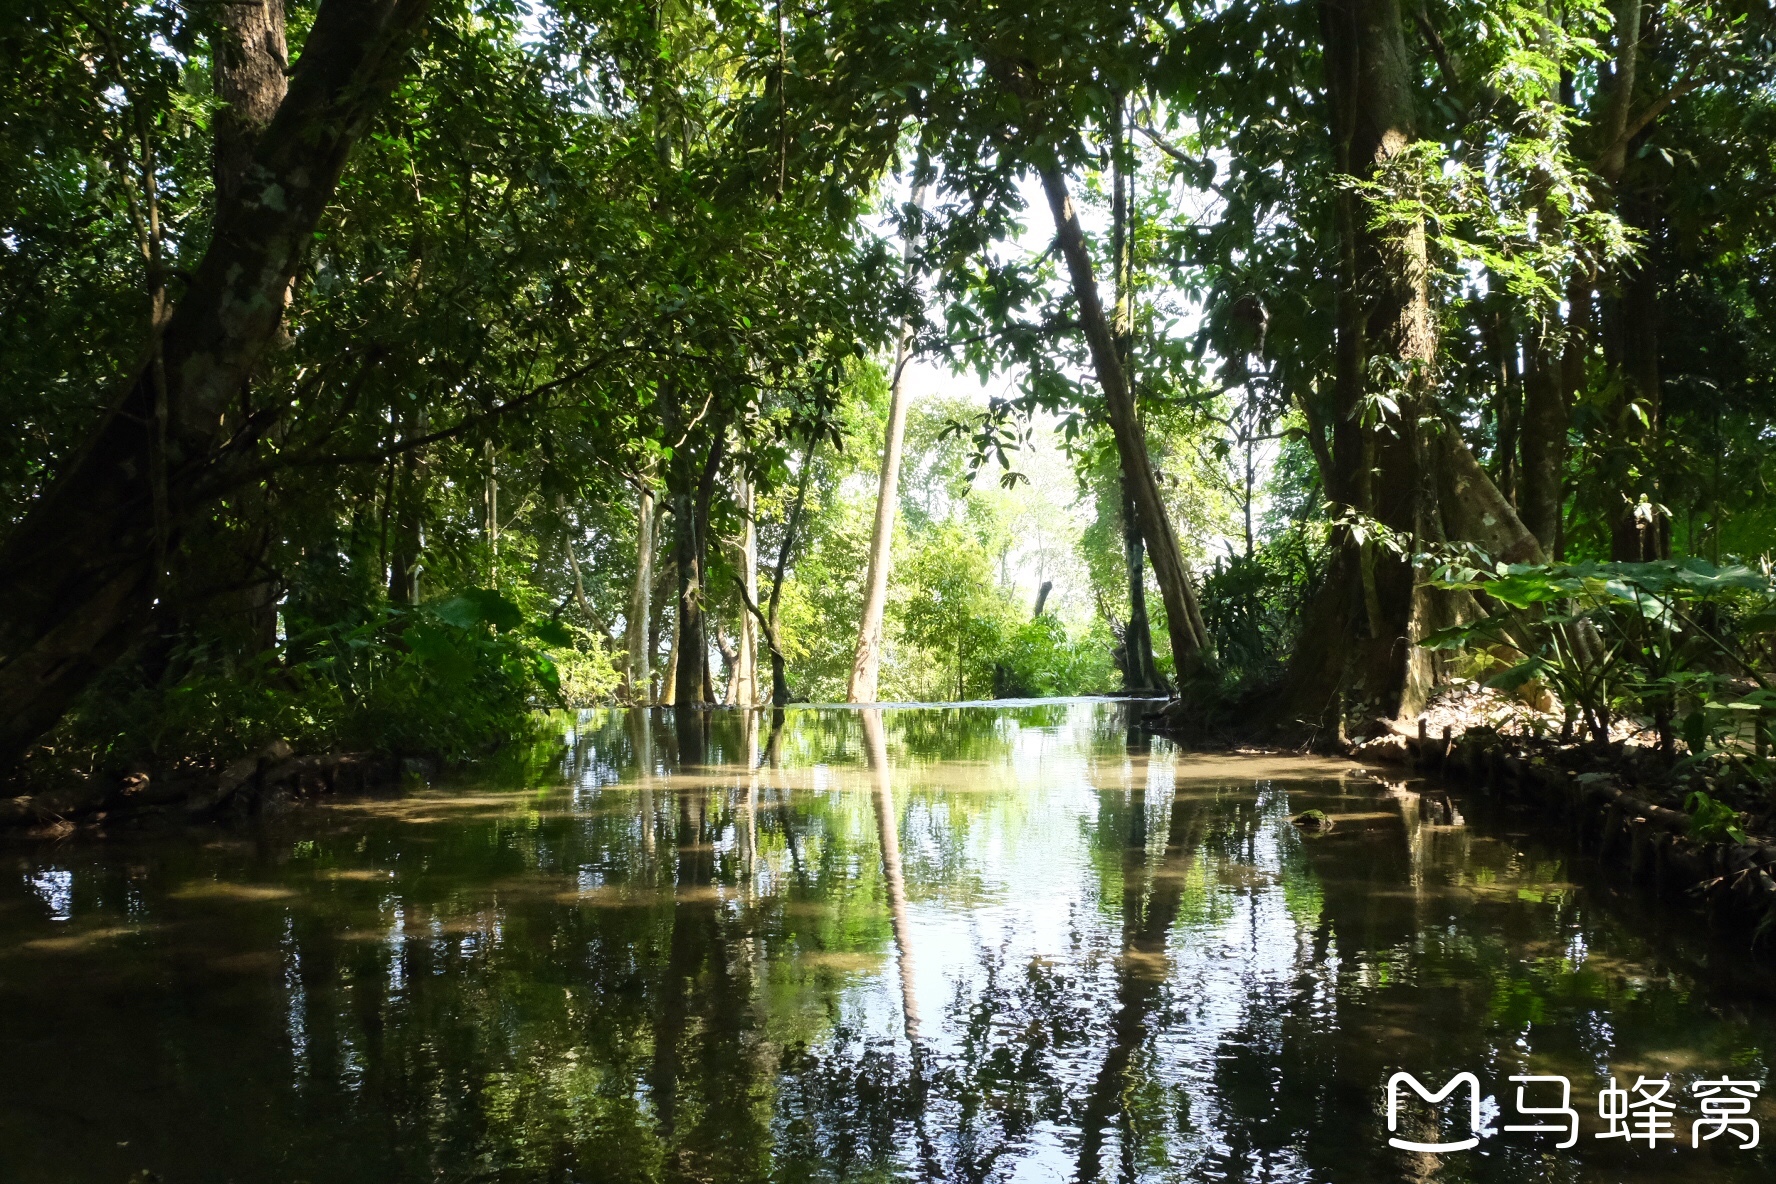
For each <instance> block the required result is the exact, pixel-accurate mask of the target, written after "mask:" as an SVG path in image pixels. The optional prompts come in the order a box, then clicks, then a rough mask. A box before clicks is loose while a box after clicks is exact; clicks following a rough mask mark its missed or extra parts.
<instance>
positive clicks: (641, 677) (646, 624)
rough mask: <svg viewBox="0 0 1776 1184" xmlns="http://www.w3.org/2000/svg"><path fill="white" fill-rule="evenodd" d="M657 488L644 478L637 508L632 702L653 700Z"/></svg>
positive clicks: (628, 663) (629, 670)
mask: <svg viewBox="0 0 1776 1184" xmlns="http://www.w3.org/2000/svg"><path fill="white" fill-rule="evenodd" d="M653 601H654V487H653V484H652V482H651V481H649V479H648V477H647V476H646V475H645V474H644V475H643V476H642V482H641V493H640V494H639V495H638V496H637V500H636V506H635V586H634V587H633V588H631V589H630V592H629V653H628V655H627V656H626V659H625V662H624V665H625V667H626V671H625V673H626V676H627V678H628V681H629V701H630V702H631V703H637V704H646V703H647V702H648V701H649V699H651V698H652V696H653V677H654V672H653V669H652V667H653V661H654V652H653V649H652V646H653V644H654V642H653V640H652V639H653V638H654V636H655V634H654V624H653V621H652V616H653V608H654V604H653Z"/></svg>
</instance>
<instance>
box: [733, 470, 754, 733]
mask: <svg viewBox="0 0 1776 1184" xmlns="http://www.w3.org/2000/svg"><path fill="white" fill-rule="evenodd" d="M734 495H735V500H736V501H737V502H739V505H740V583H741V586H742V587H743V588H744V589H745V590H746V594H747V597H748V598H750V599H751V600H752V602H753V603H754V604H756V603H758V520H757V519H756V518H755V517H754V512H755V508H756V499H755V498H754V496H753V489H752V482H751V481H750V480H749V479H748V478H747V477H746V476H745V474H741V476H740V478H739V479H738V481H736V482H735V491H734ZM758 638H759V634H758V622H757V621H756V620H754V619H753V616H752V614H751V613H750V612H745V611H742V612H741V614H740V639H739V652H738V655H737V658H736V661H737V665H736V666H735V668H734V679H735V682H736V684H737V686H738V692H737V693H736V694H735V695H734V696H733V700H734V702H735V703H736V704H738V705H739V706H741V707H752V706H755V705H756V704H757V703H758Z"/></svg>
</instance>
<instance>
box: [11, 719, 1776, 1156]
mask: <svg viewBox="0 0 1776 1184" xmlns="http://www.w3.org/2000/svg"><path fill="white" fill-rule="evenodd" d="M1130 713H1131V709H1130V708H1129V707H1128V706H1127V705H1124V704H1118V703H1111V702H1099V701H1081V702H1064V703H1050V704H1042V705H1033V706H1013V707H995V708H904V709H889V710H883V711H880V712H877V711H856V710H841V709H813V708H808V709H795V710H791V711H788V712H787V713H784V716H783V720H782V725H781V727H780V728H779V729H778V730H776V731H773V730H772V727H771V718H770V716H769V715H763V714H759V715H751V714H748V715H742V714H740V713H736V712H715V713H710V714H708V715H705V716H699V717H695V722H694V723H692V724H691V725H690V726H688V727H684V728H681V727H679V726H678V725H677V724H675V722H674V721H673V720H672V719H671V716H670V713H664V712H656V713H651V714H650V713H646V712H619V711H612V712H600V713H593V714H590V715H587V716H584V717H582V718H581V719H580V720H579V721H578V723H577V724H575V723H574V721H572V720H571V719H567V720H565V722H564V724H563V729H564V731H565V733H566V734H565V735H564V736H563V739H562V742H561V744H560V745H559V747H558V748H556V749H553V750H547V751H541V752H536V753H530V754H518V755H515V756H514V758H513V760H512V761H511V762H510V765H509V767H508V768H507V769H506V770H505V771H504V772H503V773H498V774H493V773H490V774H487V775H486V776H484V777H482V778H481V779H478V780H472V781H466V782H463V783H460V784H458V783H448V784H441V785H436V786H424V785H418V784H415V785H410V786H408V787H406V788H404V789H402V790H400V791H390V792H388V793H384V794H379V795H375V796H370V797H361V798H341V799H334V800H330V801H324V802H321V803H318V804H312V805H306V806H301V807H297V808H294V809H290V810H287V811H285V812H282V813H280V814H277V815H276V816H274V817H268V818H262V819H259V820H255V821H253V822H250V823H239V824H233V825H228V826H216V825H213V824H212V825H206V826H192V827H189V828H171V827H167V826H157V827H155V828H151V829H141V830H132V831H115V832H113V833H110V834H105V835H101V836H97V837H89V836H77V837H74V838H70V839H67V840H65V841H62V842H59V843H58V842H49V841H43V840H30V841H27V840H24V839H22V838H14V839H10V840H7V843H6V845H5V846H4V847H3V848H0V871H4V872H5V874H4V875H0V1180H5V1181H15V1180H16V1181H21V1182H30V1184H36V1182H59V1181H81V1182H87V1181H92V1182H101V1181H102V1182H106V1184H124V1182H125V1181H128V1180H132V1179H148V1178H152V1179H156V1180H159V1181H163V1182H164V1184H186V1182H212V1181H216V1182H220V1181H240V1182H242V1184H246V1182H255V1184H257V1182H272V1181H280V1182H281V1181H289V1182H297V1181H306V1182H312V1184H320V1182H324V1181H353V1182H356V1181H365V1182H370V1181H375V1182H378V1184H393V1182H396V1181H419V1180H428V1181H429V1180H438V1181H457V1180H464V1181H467V1180H499V1181H630V1180H634V1181H643V1180H649V1181H651V1180H672V1181H677V1180H685V1181H689V1180H708V1181H752V1180H781V1181H802V1180H870V1181H882V1180H899V1179H907V1180H914V1179H942V1180H959V1181H964V1180H965V1181H984V1180H1007V1181H1012V1180H1017V1181H1023V1180H1032V1181H1034V1180H1054V1181H1061V1180H1082V1179H1106V1180H1153V1181H1161V1180H1253V1181H1257V1180H1265V1181H1295V1180H1303V1181H1305V1180H1324V1181H1349V1182H1352V1184H1367V1182H1371V1181H1385V1180H1447V1181H1465V1180H1486V1181H1510V1182H1512V1184H1518V1182H1522V1181H1540V1180H1548V1181H1593V1180H1595V1181H1600V1182H1602V1181H1611V1182H1615V1181H1638V1180H1649V1181H1654V1180H1656V1181H1679V1180H1681V1181H1741V1180H1743V1181H1751V1180H1759V1181H1768V1180H1770V1179H1772V1178H1773V1176H1776V1152H1773V1151H1772V1150H1771V1148H1772V1147H1773V1146H1776V1106H1773V1105H1772V1098H1771V1094H1772V1092H1773V1091H1776V1081H1773V1080H1772V1072H1771V1062H1772V1057H1773V1056H1776V986H1773V985H1772V982H1771V979H1770V978H1769V976H1768V975H1767V974H1765V973H1763V972H1760V971H1758V970H1757V969H1755V968H1753V967H1751V966H1748V965H1746V964H1745V963H1744V962H1743V960H1742V959H1739V958H1737V957H1735V956H1734V955H1733V954H1732V953H1731V951H1729V950H1725V949H1723V948H1720V947H1717V946H1715V945H1714V944H1713V943H1711V941H1710V940H1709V939H1708V938H1707V937H1706V935H1703V934H1701V933H1699V932H1696V928H1697V927H1696V926H1695V925H1694V924H1693V923H1692V922H1691V921H1690V920H1689V918H1687V917H1686V916H1684V915H1682V914H1681V913H1677V912H1673V911H1671V910H1669V909H1662V908H1660V907H1656V906H1652V905H1649V904H1647V903H1646V902H1644V901H1641V900H1639V899H1638V898H1637V897H1635V896H1634V895H1633V894H1627V895H1624V896H1620V897H1618V896H1617V895H1616V894H1615V893H1614V892H1612V890H1611V889H1610V887H1609V886H1608V884H1607V883H1606V882H1605V881H1604V880H1602V879H1601V878H1599V877H1597V876H1595V875H1594V874H1593V873H1592V872H1591V871H1590V870H1589V869H1588V868H1587V867H1586V866H1585V864H1584V863H1583V861H1582V860H1576V859H1575V858H1574V857H1573V856H1572V854H1571V853H1570V851H1568V849H1567V848H1566V847H1564V846H1563V845H1562V844H1561V842H1559V841H1558V839H1557V837H1553V836H1543V837H1537V835H1538V833H1539V830H1538V828H1539V827H1540V826H1541V825H1544V824H1541V823H1538V822H1537V821H1535V820H1532V819H1529V818H1514V817H1511V816H1494V815H1492V814H1490V813H1489V812H1488V810H1487V809H1486V807H1485V803H1483V802H1478V801H1475V800H1472V799H1464V798H1462V797H1460V796H1459V795H1458V796H1457V797H1455V798H1454V799H1453V800H1451V799H1449V798H1447V797H1443V796H1440V795H1431V796H1422V797H1421V796H1419V795H1417V794H1412V793H1405V792H1399V791H1397V790H1390V789H1389V787H1388V786H1387V785H1385V784H1383V783H1382V782H1380V781H1378V780H1376V779H1375V778H1374V777H1371V776H1369V775H1366V774H1363V773H1361V772H1360V771H1359V770H1356V769H1355V768H1354V767H1353V766H1351V765H1349V764H1347V763H1344V762H1334V761H1326V760H1319V759H1312V758H1300V757H1285V756H1202V755H1192V754H1187V753H1180V752H1179V751H1178V750H1177V749H1176V748H1175V747H1173V746H1172V745H1171V744H1169V743H1167V742H1166V741H1164V740H1159V739H1149V738H1147V737H1146V736H1145V735H1143V734H1142V733H1141V732H1140V731H1138V730H1135V729H1131V728H1130V726H1129V718H1130ZM679 722H680V723H682V722H683V721H679ZM699 750H700V751H699ZM526 755H527V756H528V759H520V758H521V757H522V756H526ZM699 758H700V760H699ZM1310 809H1311V810H1320V811H1324V812H1325V813H1326V814H1327V815H1329V816H1330V818H1331V819H1332V821H1333V826H1332V827H1331V828H1330V829H1329V830H1324V831H1304V830H1302V829H1301V828H1299V827H1297V826H1296V825H1294V824H1292V823H1291V821H1290V820H1291V817H1292V816H1294V815H1297V814H1299V813H1301V812H1302V811H1306V810H1310ZM1400 1071H1405V1072H1409V1073H1412V1074H1414V1075H1415V1077H1416V1078H1417V1079H1418V1080H1419V1081H1420V1082H1422V1083H1423V1084H1424V1085H1426V1086H1427V1087H1429V1088H1433V1089H1440V1088H1441V1087H1442V1086H1443V1085H1444V1084H1445V1083H1447V1082H1449V1081H1450V1080H1451V1079H1452V1078H1454V1077H1455V1076H1456V1075H1457V1074H1460V1073H1463V1072H1466V1073H1471V1074H1473V1075H1474V1080H1475V1082H1476V1083H1477V1084H1478V1085H1479V1087H1480V1088H1479V1090H1478V1094H1477V1095H1476V1096H1477V1098H1478V1111H1479V1123H1478V1128H1477V1131H1476V1129H1475V1124H1474V1122H1473V1121H1472V1119H1473V1113H1472V1110H1471V1107H1470V1103H1469V1094H1470V1091H1468V1090H1467V1088H1466V1087H1465V1086H1464V1085H1459V1084H1458V1087H1457V1090H1456V1092H1454V1093H1452V1094H1451V1095H1450V1096H1449V1097H1448V1098H1446V1099H1445V1100H1444V1101H1443V1102H1442V1103H1439V1104H1438V1105H1437V1106H1436V1107H1435V1108H1432V1107H1430V1106H1429V1105H1427V1104H1426V1103H1423V1102H1421V1101H1419V1100H1418V1099H1417V1098H1416V1095H1413V1094H1411V1093H1410V1091H1409V1090H1408V1089H1407V1088H1406V1087H1404V1086H1402V1087H1400V1088H1399V1089H1398V1090H1397V1091H1396V1092H1397V1093H1398V1094H1400V1095H1401V1096H1402V1099H1403V1100H1402V1101H1401V1103H1400V1105H1399V1112H1398V1115H1397V1116H1396V1120H1395V1124H1394V1125H1395V1129H1394V1130H1393V1131H1390V1130H1389V1116H1388V1106H1387V1098H1388V1083H1389V1079H1390V1077H1391V1076H1392V1075H1393V1074H1395V1073H1396V1072H1400ZM1526 1075H1529V1076H1538V1077H1543V1078H1557V1077H1564V1078H1565V1079H1566V1080H1567V1082H1568V1083H1569V1085H1570V1098H1571V1103H1570V1104H1571V1108H1572V1110H1573V1111H1574V1113H1575V1114H1576V1115H1577V1117H1578V1123H1579V1130H1578V1131H1577V1138H1576V1145H1575V1146H1573V1147H1571V1148H1563V1147H1560V1146H1558V1145H1559V1144H1561V1143H1564V1142H1566V1141H1568V1139H1567V1136H1566V1134H1565V1133H1564V1130H1554V1131H1544V1132H1541V1133H1531V1132H1523V1131H1510V1130H1507V1129H1506V1128H1507V1127H1509V1126H1512V1125H1535V1124H1541V1125H1548V1126H1552V1127H1561V1128H1564V1126H1565V1125H1566V1124H1567V1123H1568V1122H1569V1120H1568V1119H1567V1118H1566V1117H1565V1116H1561V1115H1557V1116H1548V1115H1543V1116H1540V1117H1537V1116H1531V1115H1525V1114H1524V1113H1521V1112H1520V1111H1519V1108H1518V1092H1517V1091H1518V1089H1519V1087H1520V1085H1521V1086H1522V1088H1524V1089H1526V1090H1528V1091H1529V1092H1528V1094H1527V1096H1526V1098H1525V1105H1526V1106H1531V1107H1535V1106H1539V1107H1544V1108H1548V1109H1554V1108H1557V1105H1558V1103H1559V1102H1560V1096H1561V1092H1562V1090H1561V1086H1560V1084H1559V1083H1558V1082H1557V1081H1540V1082H1531V1083H1513V1082H1511V1081H1510V1078H1512V1077H1513V1076H1526ZM1611 1078H1614V1079H1615V1082H1616V1084H1617V1088H1618V1089H1620V1090H1622V1091H1623V1095H1622V1097H1621V1099H1620V1100H1621V1101H1622V1103H1623V1106H1624V1109H1623V1113H1624V1115H1625V1117H1624V1118H1623V1119H1622V1120H1621V1121H1620V1123H1619V1124H1618V1125H1619V1126H1621V1127H1622V1128H1624V1129H1626V1130H1627V1131H1628V1133H1629V1134H1634V1133H1636V1130H1637V1129H1638V1127H1637V1124H1640V1123H1643V1122H1644V1123H1646V1130H1647V1131H1648V1132H1649V1133H1651V1135H1652V1136H1653V1137H1652V1138H1651V1140H1650V1141H1649V1140H1648V1139H1647V1138H1645V1137H1643V1138H1640V1139H1625V1138H1620V1137H1618V1138H1608V1137H1605V1138H1599V1137H1598V1136H1599V1135H1600V1134H1603V1135H1607V1133H1608V1130H1609V1128H1610V1125H1611V1123H1610V1122H1609V1121H1607V1120H1606V1118H1604V1117H1600V1114H1599V1092H1600V1091H1603V1090H1606V1089H1608V1088H1609V1086H1610V1080H1611ZM1642 1081H1644V1083H1645V1084H1644V1087H1643V1088H1641V1089H1640V1090H1639V1092H1636V1089H1635V1087H1636V1084H1637V1082H1642ZM1661 1081H1663V1082H1666V1083H1667V1089H1666V1090H1665V1091H1664V1092H1663V1093H1662V1094H1661V1093H1660V1091H1659V1090H1658V1089H1657V1083H1658V1082H1661ZM1709 1081H1721V1082H1739V1083H1745V1084H1742V1085H1733V1086H1727V1085H1723V1086H1720V1087H1708V1086H1706V1085H1703V1086H1702V1088H1701V1090H1700V1091H1698V1089H1697V1086H1698V1084H1699V1083H1706V1082H1709ZM1754 1093H1755V1096H1752V1097H1750V1098H1749V1100H1748V1101H1746V1104H1745V1106H1742V1107H1739V1110H1741V1111H1743V1110H1747V1109H1748V1110H1749V1113H1748V1114H1747V1115H1745V1117H1747V1118H1749V1119H1751V1120H1755V1121H1758V1122H1761V1124H1762V1130H1761V1134H1762V1138H1761V1140H1760V1142H1759V1144H1758V1145H1757V1146H1756V1147H1755V1148H1752V1149H1750V1150H1741V1149H1740V1147H1741V1145H1742V1144H1743V1143H1744V1142H1745V1141H1746V1139H1747V1138H1748V1137H1749V1133H1750V1126H1749V1124H1748V1123H1747V1122H1743V1121H1741V1122H1738V1123H1737V1124H1728V1125H1725V1126H1718V1127H1708V1128H1706V1129H1704V1130H1702V1131H1701V1132H1699V1133H1701V1134H1710V1133H1712V1134H1713V1135H1714V1136H1715V1137H1714V1138H1712V1139H1707V1140H1705V1141H1703V1142H1702V1145H1701V1147H1700V1148H1692V1146H1691V1141H1692V1135H1693V1133H1697V1132H1693V1130H1692V1127H1693V1124H1694V1123H1695V1121H1696V1120H1697V1119H1698V1118H1701V1117H1705V1116H1706V1115H1707V1114H1708V1113H1709V1112H1711V1111H1712V1113H1713V1114H1714V1115H1715V1116H1716V1117H1717V1118H1718V1117H1722V1116H1728V1117H1731V1116H1733V1115H1735V1114H1737V1113H1738V1111H1735V1110H1734V1109H1733V1108H1732V1107H1733V1105H1736V1104H1737V1103H1736V1102H1733V1100H1734V1099H1743V1098H1745V1096H1746V1095H1748V1094H1754ZM1649 1095H1657V1096H1656V1097H1655V1098H1654V1101H1653V1102H1648V1100H1647V1099H1648V1096H1649ZM1665 1103H1669V1107H1670V1108H1669V1110H1666V1109H1664V1108H1663V1106H1664V1104H1665ZM1729 1103H1732V1104H1731V1105H1729ZM1614 1104H1615V1102H1614V1101H1613V1100H1612V1097H1606V1098H1605V1099H1604V1107H1605V1109H1606V1110H1607V1109H1608V1108H1609V1107H1611V1106H1613V1105H1614ZM1649 1115H1650V1116H1651V1117H1650V1118H1649V1117H1648V1116H1649ZM1667 1128H1668V1131H1669V1133H1670V1134H1672V1135H1674V1136H1675V1137H1673V1138H1659V1137H1658V1135H1659V1134H1660V1133H1661V1131H1664V1130H1666V1129H1667ZM1390 1137H1392V1138H1394V1139H1396V1140H1399V1141H1403V1142H1414V1143H1426V1142H1430V1143H1457V1144H1459V1143H1462V1142H1465V1141H1469V1140H1470V1139H1477V1146H1474V1147H1473V1148H1471V1149H1467V1150H1459V1151H1448V1152H1441V1153H1436V1152H1426V1151H1412V1150H1400V1149H1396V1148H1394V1147H1390V1146H1389V1139H1390ZM144 1169H146V1170H149V1171H151V1172H152V1173H154V1175H153V1176H152V1177H139V1176H138V1175H137V1174H138V1173H140V1172H142V1171H143V1170H144Z"/></svg>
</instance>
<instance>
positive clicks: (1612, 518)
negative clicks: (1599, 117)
mask: <svg viewBox="0 0 1776 1184" xmlns="http://www.w3.org/2000/svg"><path fill="white" fill-rule="evenodd" d="M1650 204H1651V203H1649V202H1646V201H1645V200H1644V199H1643V200H1636V201H1633V202H1624V205H1625V206H1627V207H1628V212H1629V214H1630V217H1629V221H1630V222H1633V223H1635V224H1636V225H1639V226H1640V227H1641V229H1642V230H1643V231H1644V232H1645V234H1646V236H1647V237H1646V241H1647V250H1646V253H1645V255H1644V256H1643V257H1642V258H1641V259H1640V260H1639V262H1638V263H1637V265H1636V266H1634V267H1633V268H1632V269H1631V270H1629V271H1628V273H1627V274H1626V275H1624V276H1622V277H1621V289H1622V290H1621V294H1620V295H1619V296H1618V297H1617V298H1615V299H1613V300H1610V301H1607V302H1605V306H1604V316H1605V318H1606V320H1607V321H1613V322H1614V324H1613V325H1612V326H1610V328H1611V329H1612V330H1613V331H1610V332H1606V333H1605V334H1604V336H1605V341H1606V350H1607V352H1608V354H1609V355H1610V356H1609V358H1608V361H1609V363H1610V367H1611V369H1612V370H1613V371H1614V372H1615V375H1616V378H1617V380H1618V381H1617V383H1616V390H1617V391H1618V392H1619V394H1618V395H1617V397H1616V398H1615V400H1613V401H1612V403H1611V405H1610V406H1609V407H1608V408H1607V410H1606V412H1605V416H1604V420H1605V423H1604V431H1605V432H1606V433H1608V435H1609V443H1608V446H1607V449H1608V459H1607V463H1606V472H1607V474H1608V478H1609V483H1610V486H1611V488H1610V489H1609V490H1608V491H1607V492H1606V493H1605V496H1606V497H1608V498H1610V499H1611V500H1610V504H1609V505H1607V506H1606V507H1605V511H1606V513H1607V514H1608V517H1609V523H1610V558H1612V559H1615V560H1618V561H1622V562H1629V563H1644V562H1648V561H1650V560H1654V559H1666V558H1669V557H1670V555H1671V520H1670V518H1669V517H1668V516H1667V515H1666V514H1665V513H1664V512H1663V510H1662V508H1661V506H1660V490H1659V486H1658V474H1657V469H1656V467H1655V459H1656V457H1655V454H1654V450H1653V447H1652V445H1653V443H1654V441H1656V440H1657V439H1658V438H1659V429H1660V419H1661V416H1660V412H1661V407H1660V402H1661V400H1660V390H1659V386H1660V377H1659V279H1660V277H1659V270H1658V257H1657V253H1656V252H1657V245H1658V243H1657V237H1656V234H1657V227H1656V226H1653V225H1647V224H1648V223H1654V222H1657V220H1658V219H1657V215H1656V212H1655V211H1654V210H1652V209H1651V208H1650ZM1612 339H1613V340H1612Z"/></svg>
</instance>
